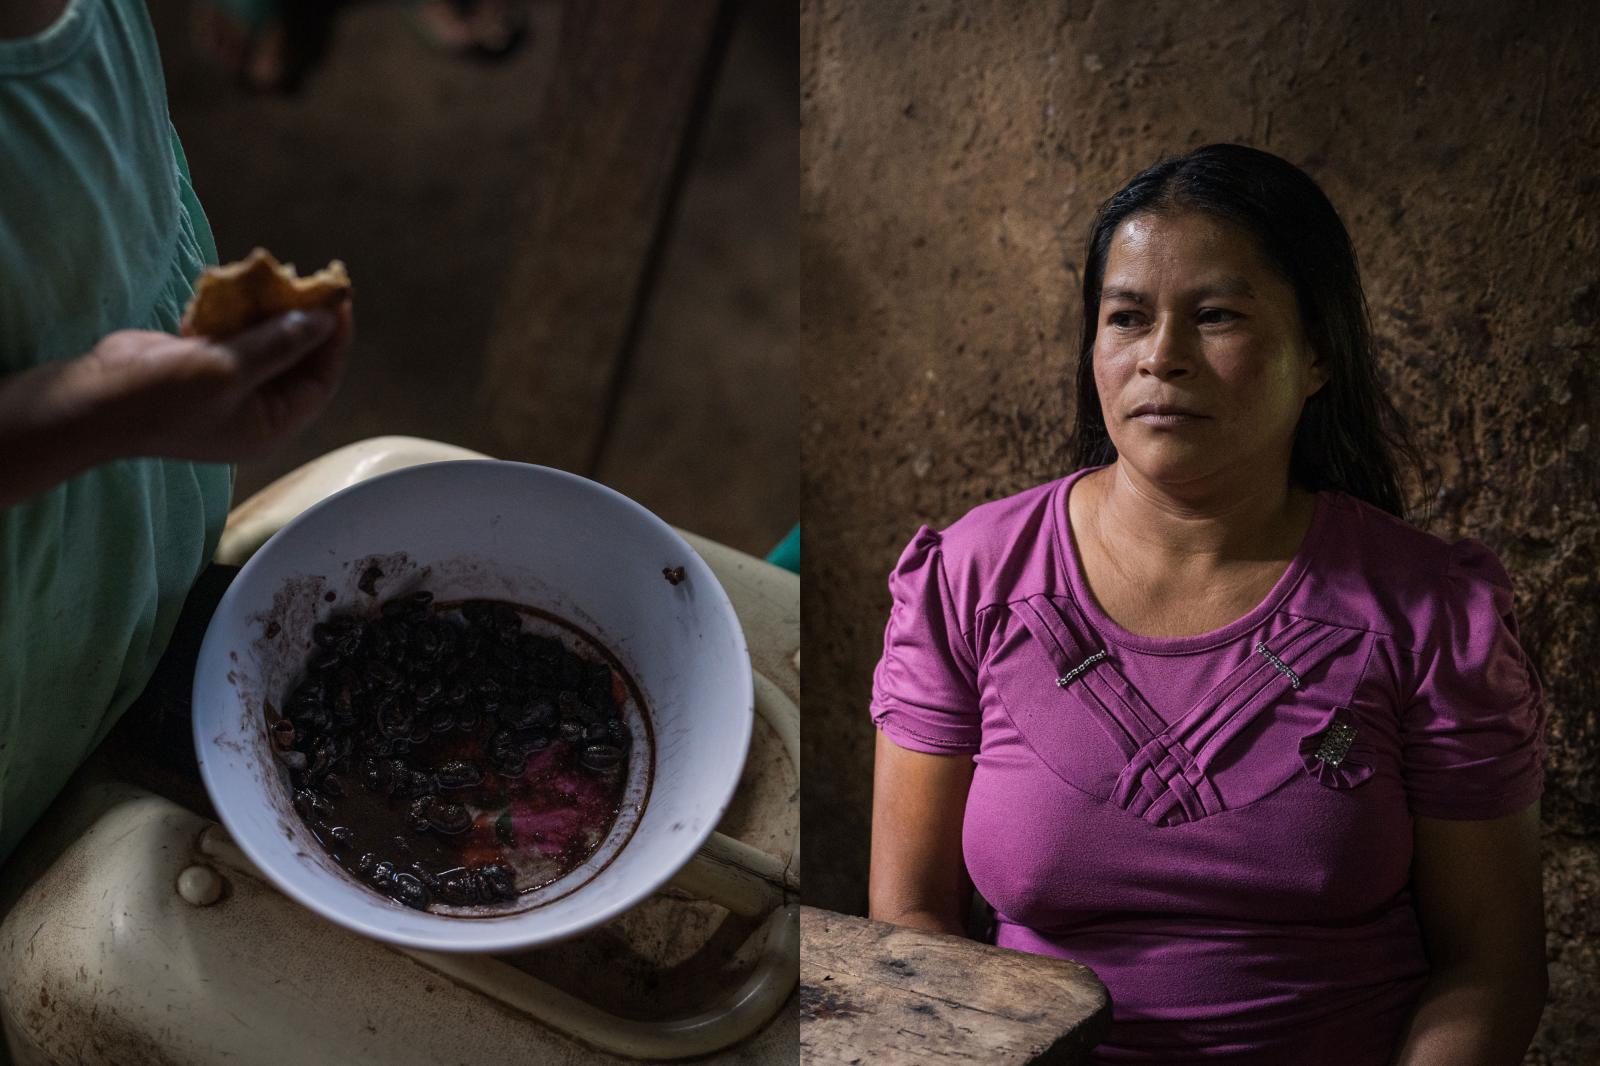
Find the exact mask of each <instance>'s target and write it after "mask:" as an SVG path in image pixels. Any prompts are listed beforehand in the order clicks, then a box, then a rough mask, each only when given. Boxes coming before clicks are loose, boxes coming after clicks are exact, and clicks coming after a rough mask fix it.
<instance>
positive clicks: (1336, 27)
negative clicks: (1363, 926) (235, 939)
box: [800, 0, 1600, 1064]
mask: <svg viewBox="0 0 1600 1066" xmlns="http://www.w3.org/2000/svg"><path fill="white" fill-rule="evenodd" d="M1597 27H1600V20H1596V19H1594V18H1593V12H1592V8H1591V7H1590V6H1589V5H1586V4H1580V3H1575V2H1562V3H1552V4H1543V5H1538V6H1537V7H1535V5H1516V4H1501V3H1488V2H1477V0H1474V2H1468V3H1457V4H1440V5H1431V4H1421V3H1415V4H1401V5H1388V4H1384V5H1369V4H1364V3H1360V2H1358V0H1341V2H1331V3H1319V4H1315V5H1289V6H1287V7H1286V6H1284V5H1280V4H1277V3H1275V2H1272V0H1242V2H1240V0H1186V2H1182V3H1177V2H1172V3H1155V4H1114V3H1109V2H1091V0H1069V2H1057V3H1037V4H1008V3H998V2H990V3H979V4H961V3H956V2H953V0H928V2H923V3H913V2H909V0H896V2H890V0H884V2H874V3H864V2H863V3H854V4H848V5H841V4H839V3H824V2H822V0H804V2H803V3H802V4H801V120H802V128H801V224H802V225H801V245H800V248H801V255H800V262H801V272H802V277H803V278H804V279H805V283H804V292H803V297H802V317H801V320H800V321H801V343H802V345H803V350H804V352H805V360H806V369H807V376H806V389H805V394H804V411H805V413H804V419H803V423H802V427H801V452H802V459H803V471H804V473H803V476H804V487H805V507H806V517H807V553H806V562H805V569H804V573H803V587H804V588H805V590H806V613H805V621H804V635H805V649H806V689H807V700H806V730H805V733H804V742H805V751H804V763H805V767H806V771H805V789H804V824H805V826H806V840H807V843H806V848H807V858H806V865H805V884H806V894H807V901H808V902H810V903H812V904H815V905H819V906H822V907H827V908H831V909H835V910H840V911H846V912H855V913H860V912H862V911H863V910H864V908H865V904H866V863H867V853H868V844H869V841H868V817H869V812H870V792H871V773H872V755H871V752H872V742H873V730H872V728H871V723H870V721H869V719H868V716H867V701H868V696H869V688H870V680H871V670H872V667H873V664H874V663H875V662H876V660H877V658H878V655H879V654H880V652H881V649H882V639H883V638H882V634H883V626H884V622H885V620H886V617H887V612H888V607H889V596H888V591H887V588H886V579H887V576H888V573H889V571H890V569H891V568H892V567H893V565H894V562H895V559H896V558H897V556H898V554H899V552H900V551H901V549H902V548H903V547H904V546H905V544H906V543H907V541H909V540H910V538H911V535H912V534H913V533H914V532H915V531H916V528H917V526H918V525H919V524H920V523H922V522H928V523H930V524H932V525H933V526H935V527H936V528H938V527H941V526H943V525H946V524H948V523H949V522H951V521H953V520H954V519H955V518H957V517H959V516H960V515H961V514H963V513H964V512H965V511H967V510H968V509H970V508H971V507H973V506H974V505H976V504H978V503H981V502H983V501H984V500H986V499H992V498H995V497H999V496H1004V495H1008V494H1010V493H1014V492H1017V491H1019V490H1021V489H1023V488H1026V487H1028V486H1032V485H1036V484H1039V483H1042V482H1045V481H1049V480H1052V479H1054V478H1057V477H1060V476H1062V475H1063V474H1065V473H1067V472H1069V467H1068V463H1067V454H1066V448H1065V445H1066V437H1067V431H1068V427H1069V426H1070V424H1071V418H1072V410H1073V408H1072V404H1073V401H1072V398H1071V395H1070V380H1071V373H1072V368H1073V366H1074V364H1075V358H1076V357H1075V352H1074V349H1075V346H1076V336H1077V331H1078V315H1079V311H1080V309H1079V306H1078V304H1079V295H1078V293H1079V287H1080V275H1079V270H1080V269H1081V266H1082V246H1083V241H1084V237H1085V235H1086V232H1087V228H1088V223H1089V220H1090V218H1091V216H1092V214H1093V212H1094V209H1095V207H1096V206H1097V205H1098V203H1099V202H1100V201H1101V200H1103V199H1104V198H1106V197H1108V196H1110V195H1111V194H1112V193H1113V192H1115V191H1116V190H1117V189H1118V188H1119V187H1120V186H1121V184H1122V183H1123V182H1125V181H1126V180H1127V179H1128V178H1129V177H1131V176H1132V175H1133V174H1134V173H1136V172H1137V171H1139V170H1140V169H1142V168H1144V167H1145V166H1147V165H1149V164H1150V163H1153V162H1155V161H1156V160H1157V159H1158V158H1160V157H1162V156H1164V155H1169V154H1176V153H1180V152H1183V151H1185V150H1187V149H1189V148H1192V147H1196V146H1199V145H1201V144H1206V143H1209V142H1212V141H1238V142H1242V143H1246V144H1252V145H1255V146H1257V147H1261V148H1265V149H1267V150H1269V151H1273V152H1276V153H1277V154H1279V155H1282V156H1284V157H1285V158H1287V159H1289V160H1290V161H1292V162H1294V163H1296V164H1298V165H1300V166H1302V167H1303V168H1305V169H1306V170H1307V171H1308V172H1309V173H1310V174H1311V175H1312V177H1314V178H1315V179H1316V180H1317V181H1318V182H1319V183H1320V184H1321V185H1322V187H1323V189H1324V190H1325V191H1326V192H1327V193H1328V195H1329V196H1330V197H1331V199H1332V200H1333V202H1334V204H1335V206H1336V207H1337V208H1338V209H1339V211H1340V213H1341V215H1342V216H1343V218H1344V220H1345V222H1346V225H1347V226H1348V227H1349V229H1350V231H1351V234H1352V237H1353V238H1354V241H1355V245H1356V249H1357V252H1358V254H1359V255H1360V258H1361V263H1362V267H1363V277H1364V280H1365V283H1366V289H1367V296H1368V299H1369V301H1370V303H1371V307H1372V314H1373V319H1374V323H1375V327H1376V332H1377V339H1378V347H1379V353H1380V360H1381V368H1382V373H1383V375H1384V378H1385V380H1386V383H1387V386H1388V388H1389V390H1390V392H1391V394H1392V396H1393V397H1394V399H1395V401H1396V403H1397V405H1398V406H1399V407H1400V409H1401V410H1402V412H1403V413H1404V414H1406V415H1407V416H1408V417H1409V418H1410V419H1411V420H1412V422H1413V425H1414V427H1415V430H1416V433H1417V435H1418V437H1419V441H1420V444H1421V446H1422V447H1423V449H1424V451H1425V453H1426V455H1427V457H1428V459H1429V461H1430V462H1431V463H1432V464H1433V465H1434V466H1435V467H1436V468H1437V473H1438V492H1437V494H1436V495H1435V497H1434V498H1433V499H1431V500H1429V501H1427V502H1428V503H1430V504H1431V505H1432V511H1433V515H1434V517H1433V521H1432V523H1431V526H1430V527H1429V528H1430V529H1431V531H1432V532H1434V533H1435V534H1437V535H1438V536H1441V537H1444V538H1446V539H1447V540H1454V539H1457V538H1459V537H1463V536H1474V537H1478V538H1480V539H1482V540H1483V541H1485V542H1486V543H1487V544H1489V546H1490V547H1492V548H1493V549H1494V550H1495V551H1496V552H1497V553H1499V556H1500V558H1501V560H1502V561H1503V562H1504V563H1505V565H1506V568H1507V569H1508V570H1509V571H1510V573H1511V575H1512V578H1513V580H1514V581H1515V583H1516V589H1517V609H1518V613H1519V616H1520V619H1521V624H1522V637H1523V640H1524V643H1525V645H1526V647H1527V648H1528V650H1529V652H1530V654H1531V655H1532V657H1533V658H1534V660H1535V662H1536V664H1537V665H1538V667H1539V669H1540V671H1541V675H1542V677H1543V679H1544V681H1545V685H1546V695H1547V699H1548V702H1549V706H1550V726H1549V732H1548V741H1549V745H1550V754H1549V760H1548V763H1547V771H1548V778H1547V790H1546V795H1545V799H1544V807H1543V810H1544V825H1545V840H1544V842H1545V888H1546V897H1547V920H1548V925H1549V944H1548V948H1549V958H1550V973H1551V979H1552V993H1551V1003H1550V1006H1549V1008H1548V1009H1547V1011H1546V1013H1545V1015H1544V1022H1543V1028H1542V1030H1541V1032H1540V1034H1539V1037H1538V1040H1537V1042H1536V1044H1535V1046H1534V1048H1533V1050H1532V1051H1531V1052H1530V1053H1529V1057H1528V1061H1529V1062H1539V1063H1546V1062H1548V1063H1574V1064H1576V1063H1589V1062H1594V1061H1597V1060H1600V1028H1597V1022H1596V1019H1597V1018H1600V1002H1597V1000H1600V993H1597V989H1600V958H1597V949H1600V917H1597V915H1600V907H1597V906H1596V902H1597V901H1596V898H1595V897H1596V895H1597V894H1600V893H1597V886H1600V839H1597V836H1596V834H1597V832H1600V818H1597V816H1600V776H1597V770H1596V757H1597V755H1600V730H1597V717H1596V705H1597V696H1600V689H1597V686H1596V683H1595V676H1596V670H1595V666H1596V662H1597V655H1596V637H1597V635H1600V627H1597V625H1596V622H1597V620H1600V606H1597V604H1600V588H1597V577H1600V573H1597V572H1600V550H1597V539H1596V532H1597V527H1600V519H1597V514H1600V506H1597V490H1600V469H1597V468H1600V459H1597V448H1600V442H1597V441H1596V436H1597V435H1600V430H1596V429H1595V428H1594V427H1595V426H1596V425H1597V423H1600V396H1597V394H1596V390H1595V388H1594V384H1593V383H1594V380H1595V375H1596V372H1597V370H1600V343H1597V341H1600V338H1597V333H1596V328H1597V310H1600V281H1597V277H1596V262H1597V258H1596V257H1597V255H1600V234H1597V225H1600V223H1597V219H1600V210H1597V209H1600V178H1597V166H1600V110H1597V104H1600V93H1597V84H1596V79H1595V76H1594V74H1593V73H1592V72H1593V69H1594V68H1593V57H1594V56H1596V55H1600V29H1597ZM1422 502H1423V501H1422V500H1420V499H1419V498H1418V495H1417V491H1416V487H1415V486H1413V498H1412V503H1413V505H1416V504H1420V503H1422Z"/></svg>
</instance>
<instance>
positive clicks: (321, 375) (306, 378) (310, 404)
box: [258, 303, 354, 426]
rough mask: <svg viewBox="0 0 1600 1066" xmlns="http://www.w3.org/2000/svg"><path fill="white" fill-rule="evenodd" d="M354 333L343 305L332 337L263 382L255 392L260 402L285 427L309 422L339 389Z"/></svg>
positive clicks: (348, 311) (348, 314)
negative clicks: (279, 418) (277, 412)
mask: <svg viewBox="0 0 1600 1066" xmlns="http://www.w3.org/2000/svg"><path fill="white" fill-rule="evenodd" d="M353 333H354V326H353V321H352V318H351V312H350V305H349V304H348V303H346V304H344V305H343V306H341V307H340V308H339V312H338V325H337V326H336V327H335V329H334V332H333V335H332V336H331V337H329V338H328V339H327V340H326V341H324V342H323V344H322V345H321V346H320V347H318V348H317V349H316V350H315V351H314V352H312V353H311V354H310V355H308V356H306V357H305V358H303V359H301V360H300V361H299V362H298V363H296V364H295V365H293V366H291V367H290V368H289V369H287V370H285V371H284V372H283V373H281V374H279V375H278V376H277V377H275V378H273V379H272V380H271V381H267V382H264V383H263V384H262V385H261V386H260V387H259V389H258V392H259V394H260V398H261V400H262V401H263V402H264V403H266V404H268V405H270V406H271V407H273V408H274V409H275V410H277V411H279V412H281V413H282V414H281V418H282V419H283V421H284V422H285V424H289V425H293V426H299V425H301V424H303V423H305V422H307V421H310V419H312V418H313V417H315V416H316V414H317V413H318V412H319V411H321V410H322V408H323V407H325V406H326V405H327V402H328V401H329V400H330V399H331V398H332V397H333V394H334V393H335V392H337V391H338V389H339V383H340V382H341V381H342V380H343V378H344V368H345V362H346V360H345V355H346V353H347V352H348V351H349V349H350V340H351V337H352V335H353Z"/></svg>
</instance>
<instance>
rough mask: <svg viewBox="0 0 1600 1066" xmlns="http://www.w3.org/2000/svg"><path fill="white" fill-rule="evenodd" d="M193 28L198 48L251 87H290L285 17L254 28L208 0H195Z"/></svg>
mask: <svg viewBox="0 0 1600 1066" xmlns="http://www.w3.org/2000/svg"><path fill="white" fill-rule="evenodd" d="M189 29H190V37H191V39H192V40H193V42H194V46H195V48H196V49H198V50H199V51H200V52H201V53H202V54H204V55H206V56H208V57H209V58H210V59H211V61H212V62H213V63H215V64H216V65H217V66H219V67H221V68H222V69H223V70H225V71H227V72H228V73H229V74H231V75H232V76H233V77H234V78H235V79H237V80H238V81H239V82H241V83H242V84H243V85H245V86H246V87H247V88H250V89H254V90H256V91H257V92H281V91H283V90H284V89H286V88H287V87H288V81H289V63H288V54H289V49H288V33H287V31H286V30H285V29H284V25H283V22H282V20H280V19H273V20H271V21H269V22H267V23H266V24H265V25H263V26H261V27H260V28H259V29H256V30H254V31H251V30H250V28H249V27H247V26H245V25H243V24H241V23H240V22H239V21H237V20H236V19H234V18H233V17H231V16H230V15H228V14H227V13H226V12H224V11H222V10H221V9H220V8H218V7H216V6H214V5H213V4H210V3H208V2H207V0H194V2H193V4H192V5H191V7H190V22H189Z"/></svg>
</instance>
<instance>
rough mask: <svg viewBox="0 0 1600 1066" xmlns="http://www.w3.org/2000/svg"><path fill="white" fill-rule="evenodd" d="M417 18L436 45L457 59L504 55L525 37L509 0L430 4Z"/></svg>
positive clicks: (448, 0)
mask: <svg viewBox="0 0 1600 1066" xmlns="http://www.w3.org/2000/svg"><path fill="white" fill-rule="evenodd" d="M417 15H418V17H419V18H421V20H422V22H423V25H424V28H425V29H426V31H427V33H428V35H429V36H430V37H431V38H432V40H433V43H434V44H436V45H437V46H438V47H440V48H442V49H444V50H445V51H447V52H452V53H454V54H456V55H462V56H467V55H478V56H496V55H503V54H505V53H506V52H508V51H510V50H511V48H512V47H513V46H514V45H515V44H516V43H517V41H518V39H519V38H520V37H521V28H520V27H519V26H518V25H517V23H516V21H515V20H514V19H513V18H512V17H511V9H510V7H509V5H508V4H507V3H506V0H476V2H475V3H474V2H469V0H428V2H427V3H424V4H422V5H420V6H419V7H418V9H417Z"/></svg>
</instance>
